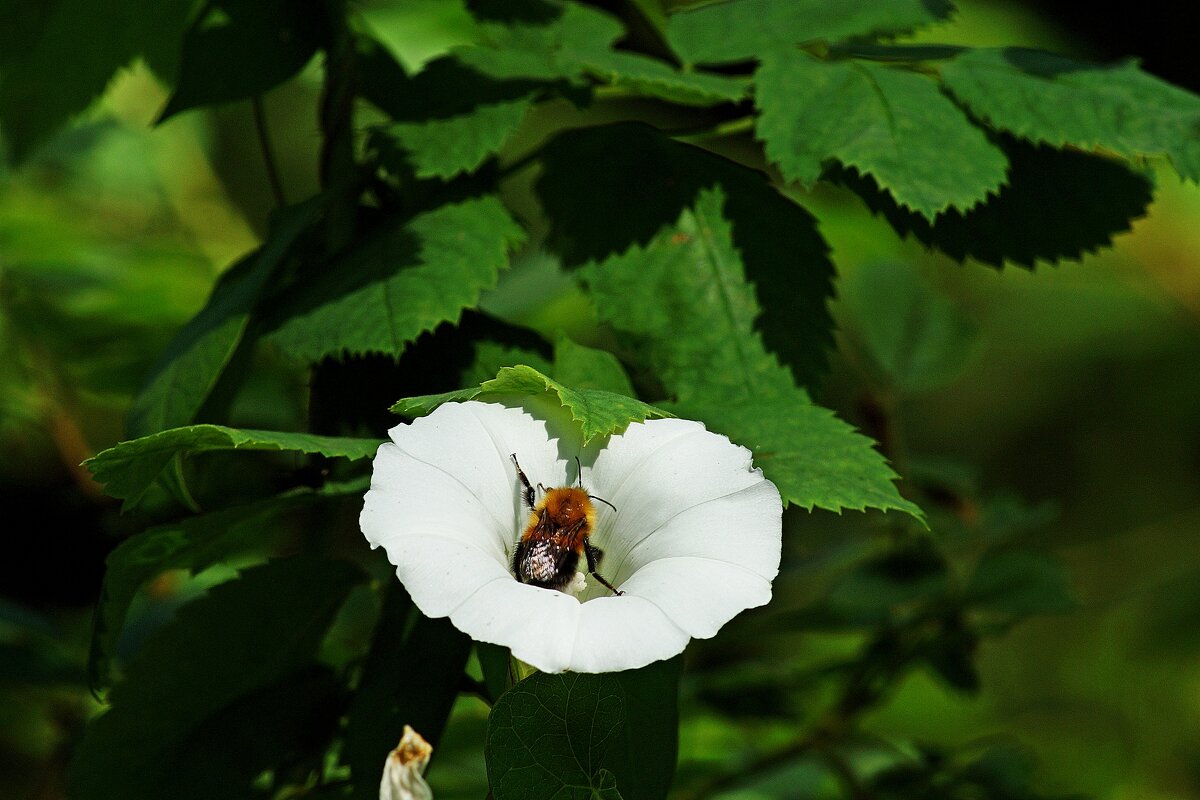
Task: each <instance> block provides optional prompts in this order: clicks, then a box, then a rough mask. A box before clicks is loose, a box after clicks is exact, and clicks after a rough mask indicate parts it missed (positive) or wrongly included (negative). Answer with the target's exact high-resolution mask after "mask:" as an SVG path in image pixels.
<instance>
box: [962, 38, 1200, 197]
mask: <svg viewBox="0 0 1200 800" xmlns="http://www.w3.org/2000/svg"><path fill="white" fill-rule="evenodd" d="M941 74H942V81H943V83H944V84H945V86H946V88H947V89H949V90H950V92H951V93H952V94H953V95H954V96H955V97H956V98H958V99H959V100H960V101H961V102H962V103H963V104H964V105H966V106H967V108H969V109H970V110H971V113H972V114H974V115H975V116H977V117H980V118H981V119H983V120H985V121H987V122H988V123H989V124H991V125H994V126H995V127H997V128H1000V129H1002V130H1006V131H1010V132H1012V133H1014V134H1016V135H1017V136H1020V137H1022V138H1025V139H1030V140H1032V141H1035V142H1045V143H1046V144H1051V145H1064V144H1069V145H1074V146H1075V147H1080V148H1083V149H1086V150H1104V151H1109V152H1114V153H1119V154H1121V155H1123V156H1125V157H1127V158H1135V157H1137V156H1144V155H1151V156H1154V155H1166V156H1168V157H1169V158H1170V159H1171V163H1172V164H1174V166H1175V169H1176V171H1177V172H1178V173H1179V174H1180V175H1182V176H1184V177H1185V178H1190V179H1191V180H1194V181H1195V180H1200V97H1197V96H1196V95H1194V94H1192V93H1191V92H1188V91H1186V90H1184V89H1180V88H1178V87H1176V86H1172V85H1170V84H1169V83H1166V82H1165V81H1162V80H1159V79H1158V78H1155V77H1154V76H1152V75H1149V74H1147V73H1145V72H1143V71H1142V70H1141V69H1139V68H1138V66H1137V64H1136V63H1135V62H1131V61H1126V62H1122V63H1119V64H1112V65H1098V64H1089V63H1087V62H1082V61H1075V60H1073V59H1069V58H1065V57H1062V56H1056V55H1051V54H1049V53H1042V52H1038V51H1034V50H1022V49H1015V48H1013V49H996V50H968V51H966V52H964V53H962V54H961V55H959V56H958V57H957V58H955V59H954V60H952V61H948V62H946V63H945V64H943V65H942V66H941Z"/></svg>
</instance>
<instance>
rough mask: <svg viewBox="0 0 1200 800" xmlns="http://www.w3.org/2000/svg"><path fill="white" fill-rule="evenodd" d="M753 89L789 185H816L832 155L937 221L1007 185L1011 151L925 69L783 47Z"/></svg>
mask: <svg viewBox="0 0 1200 800" xmlns="http://www.w3.org/2000/svg"><path fill="white" fill-rule="evenodd" d="M755 86H756V91H755V103H756V104H757V105H758V108H759V109H760V110H761V112H762V114H761V115H760V117H759V119H758V128H757V131H758V138H760V139H762V140H763V142H764V145H765V148H766V152H767V157H768V158H770V160H771V161H772V162H774V163H777V164H778V165H779V168H780V171H781V172H782V173H783V176H784V177H785V178H786V179H787V180H789V181H799V182H801V183H804V184H812V183H813V182H814V181H816V180H817V178H818V177H820V174H821V167H822V165H823V164H824V163H825V162H826V161H828V160H830V159H835V160H837V161H838V162H840V163H841V164H843V165H845V166H847V167H852V168H854V169H857V170H859V171H860V172H866V173H870V175H871V176H872V177H874V178H875V180H876V181H878V183H879V185H880V186H881V187H883V188H884V189H887V190H888V191H889V192H890V193H891V194H892V196H893V197H895V199H896V202H897V203H899V204H900V205H903V206H907V207H909V208H911V209H912V210H914V211H916V212H918V213H920V214H923V215H924V216H926V217H928V218H930V219H932V218H933V217H934V215H936V214H937V213H939V212H941V211H944V210H945V209H946V208H948V207H954V208H959V209H968V208H970V207H971V206H973V205H975V204H976V203H978V202H980V201H982V200H983V199H984V198H985V197H986V196H987V195H988V194H989V193H991V192H995V191H997V190H998V189H999V188H1000V185H1001V184H1002V183H1003V182H1004V179H1005V170H1006V168H1007V165H1008V162H1007V159H1005V157H1004V153H1002V152H1001V151H1000V150H999V149H998V148H996V147H995V146H993V145H992V144H991V143H990V142H988V140H987V137H986V136H985V135H984V133H983V131H982V130H980V129H979V128H977V127H975V126H974V125H973V124H971V122H970V120H968V119H967V117H966V115H965V114H963V112H962V111H961V110H960V109H959V108H958V107H957V106H955V105H954V103H953V102H951V101H950V99H949V98H947V97H946V96H945V95H943V94H942V93H941V91H940V90H939V89H938V86H937V84H936V83H935V82H934V81H932V80H930V79H929V78H927V77H925V76H924V75H920V74H918V73H915V72H910V71H907V70H904V69H898V68H894V67H888V66H881V65H878V64H870V63H866V62H852V61H837V62H825V61H818V60H817V59H815V58H813V57H812V56H810V55H808V54H807V53H804V52H801V51H799V50H782V49H777V50H772V51H770V52H768V53H766V54H764V56H763V62H762V66H761V67H760V68H759V70H758V72H757V73H756V74H755Z"/></svg>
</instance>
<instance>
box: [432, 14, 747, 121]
mask: <svg viewBox="0 0 1200 800" xmlns="http://www.w3.org/2000/svg"><path fill="white" fill-rule="evenodd" d="M481 32H482V34H481V40H480V42H479V43H478V44H477V45H476V46H473V47H466V48H461V49H459V50H456V51H455V57H456V58H457V59H459V60H460V61H461V62H463V63H464V64H467V65H469V66H470V67H472V68H473V69H475V70H477V71H479V72H481V73H483V74H486V75H489V76H491V77H494V78H505V79H513V78H520V79H525V80H541V81H555V80H559V81H563V80H565V81H571V82H575V83H579V82H581V81H582V80H583V78H584V77H585V76H590V77H592V78H596V79H598V80H601V81H603V82H605V83H608V84H611V85H613V86H618V87H621V88H624V89H628V90H630V91H632V92H636V93H639V94H645V95H649V96H651V97H658V98H660V99H663V100H668V101H670V102H674V103H681V104H684V105H695V106H709V105H715V104H717V103H723V102H730V101H735V100H739V99H741V98H742V97H744V96H745V95H746V93H747V88H748V87H747V86H746V84H745V83H743V82H741V81H738V80H735V79H732V78H729V77H727V76H724V75H713V74H705V73H700V72H681V71H680V70H678V69H676V68H675V67H674V66H673V65H671V64H668V63H666V62H664V61H659V60H658V59H656V58H652V57H650V56H646V55H643V54H640V53H630V52H626V51H620V50H615V49H614V48H613V44H614V43H615V42H616V41H617V39H619V38H620V37H621V36H622V34H623V33H624V29H623V27H622V25H621V23H620V22H619V21H618V20H617V19H615V18H614V17H611V16H609V15H608V14H605V13H603V12H601V11H597V10H596V9H593V8H589V7H587V6H584V5H580V4H578V3H566V4H565V5H564V7H563V10H562V13H561V15H560V16H558V17H556V18H551V19H549V20H542V21H540V24H538V23H534V24H517V25H499V24H494V23H485V24H483V25H482V26H481Z"/></svg>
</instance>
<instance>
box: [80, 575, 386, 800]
mask: <svg viewBox="0 0 1200 800" xmlns="http://www.w3.org/2000/svg"><path fill="white" fill-rule="evenodd" d="M362 579H363V575H362V573H361V572H360V571H359V570H358V569H356V568H354V567H352V566H350V565H348V564H346V563H344V562H335V561H328V560H325V559H321V558H317V557H315V556H298V557H295V558H291V559H286V560H281V561H273V562H270V563H268V564H265V565H263V566H259V567H254V568H252V569H249V570H246V571H245V572H243V573H242V574H241V576H240V577H239V578H237V579H236V580H232V581H229V582H228V583H224V584H221V585H219V586H217V587H216V588H214V589H212V590H210V591H209V593H208V595H207V596H206V597H203V598H201V599H199V600H195V601H193V602H191V603H189V604H187V605H186V606H184V607H183V608H182V609H181V610H180V611H179V612H178V614H177V616H176V618H175V620H174V621H173V622H172V623H171V624H170V625H168V626H167V627H165V628H164V629H162V630H161V631H160V632H158V633H157V634H155V635H154V636H153V637H151V638H150V639H149V640H148V641H147V642H146V643H145V644H144V645H143V646H142V648H141V650H140V651H139V652H138V654H137V655H136V656H135V657H134V658H133V659H132V660H131V662H130V664H129V667H128V669H127V671H126V674H125V678H124V680H122V681H121V682H120V683H118V684H117V685H116V686H115V687H113V690H112V692H111V697H110V699H111V701H112V706H111V708H110V709H109V710H108V711H107V712H106V713H105V714H103V715H102V716H100V717H99V718H97V719H95V720H93V721H92V722H91V723H90V724H89V725H88V727H87V730H86V731H85V733H84V736H83V741H82V742H81V743H80V745H79V746H78V748H77V749H76V751H75V761H74V763H73V764H72V768H71V775H70V783H71V796H72V797H74V798H78V800H116V798H121V800H143V799H144V800H158V798H162V797H181V796H184V794H185V793H186V792H187V791H188V787H186V786H182V785H174V783H173V781H175V780H176V779H178V778H181V777H182V775H183V774H186V773H187V772H188V771H189V769H202V767H203V764H196V763H194V762H190V761H189V758H190V757H191V753H192V751H191V750H190V749H189V748H188V747H187V746H186V745H187V744H188V743H189V742H194V740H193V737H195V736H196V735H197V734H198V733H201V732H203V731H206V730H208V731H212V730H226V729H227V728H226V725H225V724H224V723H222V722H220V721H219V720H221V719H222V718H223V719H224V720H226V721H230V720H232V721H235V722H236V721H238V719H239V718H241V717H242V714H240V713H234V715H233V716H232V717H230V716H228V715H226V712H228V711H229V710H230V709H234V708H237V707H239V706H240V707H241V708H242V709H255V712H256V714H265V713H268V712H270V713H274V714H283V713H289V714H290V716H289V717H288V719H289V720H290V721H291V724H292V725H298V724H301V723H303V722H304V720H297V719H296V718H295V715H294V714H293V713H291V712H287V711H286V708H284V707H283V706H281V704H279V703H262V702H260V701H261V700H262V699H263V695H262V692H263V691H264V690H267V691H268V692H269V691H270V687H273V686H277V685H279V683H280V682H281V681H284V680H285V679H286V678H287V677H288V676H290V675H294V674H295V673H296V672H297V671H298V670H303V669H304V668H305V667H307V666H308V665H310V664H311V663H312V660H313V658H314V656H315V654H316V651H317V647H318V645H319V644H320V641H321V639H322V637H324V635H325V633H326V631H327V630H328V628H329V626H330V624H331V623H332V621H333V618H334V615H335V614H336V613H337V611H338V608H339V607H340V606H341V605H342V603H343V601H344V600H345V598H346V596H347V595H348V594H349V592H350V590H351V589H352V588H353V587H354V586H355V585H356V584H357V583H359V582H360V581H361V580H362ZM276 696H277V695H276ZM290 699H291V707H293V708H294V707H300V708H303V707H305V706H306V705H307V702H308V701H309V700H310V699H311V698H310V697H308V696H306V695H304V694H296V693H294V692H293V693H292V694H291V695H290ZM284 705H286V704H284ZM335 719H336V715H335ZM278 721H279V720H278V718H269V717H260V718H256V719H254V722H255V723H257V726H258V727H259V729H260V730H277V729H278V728H279V726H278V725H277V724H276V723H277V722H278ZM201 738H203V737H201ZM208 741H209V743H210V744H211V742H212V738H211V737H208ZM272 766H275V765H274V764H271V763H259V764H255V765H253V767H254V770H255V771H252V772H250V774H249V776H248V777H247V775H246V773H244V772H240V773H239V772H234V773H233V774H229V775H208V776H207V778H208V780H211V781H213V782H214V783H221V782H225V783H226V785H225V786H221V787H220V788H221V791H220V792H217V793H216V794H213V795H210V796H222V797H241V796H245V795H244V793H245V792H246V791H247V789H248V783H249V781H250V780H251V779H252V778H253V776H254V775H256V774H258V773H259V772H262V771H263V770H266V769H269V768H271V767H272ZM185 767H186V768H185ZM222 778H225V781H222ZM189 796H192V795H189Z"/></svg>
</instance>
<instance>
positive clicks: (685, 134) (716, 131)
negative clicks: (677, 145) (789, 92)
mask: <svg viewBox="0 0 1200 800" xmlns="http://www.w3.org/2000/svg"><path fill="white" fill-rule="evenodd" d="M751 130H754V116H753V115H748V116H745V117H738V118H736V119H730V120H726V121H725V122H720V123H718V124H716V125H710V126H708V127H704V128H700V129H698V130H696V129H693V130H686V131H679V132H677V133H670V132H668V133H669V135H670V136H671V137H672V138H673V139H676V140H678V141H681V142H688V143H695V142H702V141H704V140H705V139H716V138H719V137H722V136H734V135H736V134H739V133H746V132H747V131H751Z"/></svg>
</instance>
